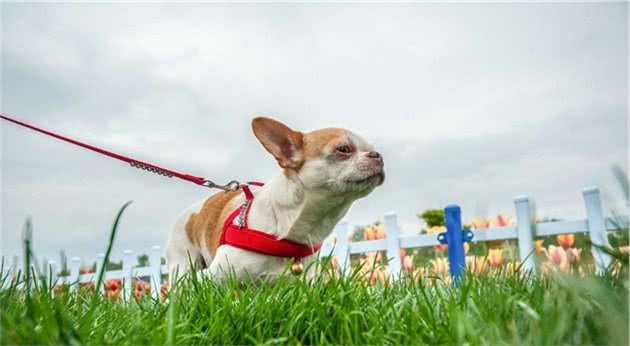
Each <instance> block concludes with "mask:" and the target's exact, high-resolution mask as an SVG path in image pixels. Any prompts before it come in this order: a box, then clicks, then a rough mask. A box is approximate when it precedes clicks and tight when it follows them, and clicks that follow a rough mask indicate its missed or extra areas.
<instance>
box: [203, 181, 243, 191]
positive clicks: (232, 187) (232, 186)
mask: <svg viewBox="0 0 630 346" xmlns="http://www.w3.org/2000/svg"><path fill="white" fill-rule="evenodd" d="M201 185H202V186H205V187H207V188H209V189H213V188H214V189H220V190H223V191H226V192H227V191H236V190H238V189H240V188H241V183H239V182H238V181H237V180H232V181H230V182H229V183H227V184H225V185H219V184H216V183H214V182H213V181H212V180H208V179H206V180H204V182H203V183H202V184H201Z"/></svg>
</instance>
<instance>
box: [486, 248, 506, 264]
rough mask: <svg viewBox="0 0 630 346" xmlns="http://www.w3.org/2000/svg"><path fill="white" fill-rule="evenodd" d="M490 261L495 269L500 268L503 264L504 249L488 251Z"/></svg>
mask: <svg viewBox="0 0 630 346" xmlns="http://www.w3.org/2000/svg"><path fill="white" fill-rule="evenodd" d="M488 261H489V262H490V265H491V266H492V267H493V268H496V267H498V266H500V265H501V263H502V262H503V249H490V250H489V251H488Z"/></svg>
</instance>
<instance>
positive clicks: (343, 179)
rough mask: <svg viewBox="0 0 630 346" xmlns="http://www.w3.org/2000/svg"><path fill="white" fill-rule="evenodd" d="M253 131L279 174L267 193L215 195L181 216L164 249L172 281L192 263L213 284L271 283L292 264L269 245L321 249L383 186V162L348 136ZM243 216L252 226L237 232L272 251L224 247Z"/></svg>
mask: <svg viewBox="0 0 630 346" xmlns="http://www.w3.org/2000/svg"><path fill="white" fill-rule="evenodd" d="M252 129H253V131H254V135H255V136H256V138H258V140H259V141H260V143H262V145H263V146H264V147H265V149H266V150H267V151H268V152H269V153H271V155H273V156H274V157H275V159H276V160H277V161H278V165H279V166H280V167H281V168H282V174H280V175H278V176H277V177H275V178H274V179H272V180H271V181H270V182H268V183H266V184H265V185H264V186H261V187H254V186H253V185H250V186H247V187H246V188H245V190H247V191H244V190H243V191H241V190H237V191H228V192H218V193H216V194H214V195H212V196H210V197H209V198H207V199H205V200H202V201H200V202H198V203H196V204H194V205H192V206H191V207H189V208H188V209H186V210H185V211H184V212H183V213H182V215H181V216H180V217H179V219H178V220H177V222H176V224H175V227H174V229H173V231H172V233H171V235H170V239H169V241H168V245H167V253H166V256H167V263H168V267H169V280H171V281H172V280H173V278H174V276H175V275H177V274H178V273H179V274H182V273H184V272H187V271H188V270H189V269H190V265H191V263H192V264H195V265H200V266H201V267H203V268H207V270H208V274H209V275H210V276H211V277H212V278H218V279H221V278H224V277H225V276H226V275H227V274H228V273H231V275H234V276H235V277H236V278H237V279H244V278H246V277H249V278H258V279H264V278H275V277H277V276H278V275H280V274H281V273H282V272H283V271H284V270H285V268H286V265H287V260H295V258H297V257H294V256H292V255H280V256H278V255H275V254H276V253H275V252H274V251H271V250H273V248H274V244H276V243H274V242H273V241H275V242H278V243H277V244H278V247H282V246H284V245H287V244H289V245H290V246H294V247H295V246H297V247H300V246H301V247H313V246H314V245H315V244H321V242H322V241H323V240H324V239H325V238H326V237H328V235H330V233H331V232H332V230H333V228H334V226H335V225H336V224H337V222H339V220H340V219H341V218H342V217H343V216H344V215H345V214H346V212H347V211H348V209H349V208H350V205H351V204H352V203H353V202H354V201H355V200H357V199H359V198H361V197H364V196H366V195H368V194H369V193H370V192H372V190H374V188H376V187H377V186H379V185H381V184H382V183H383V181H384V180H385V172H384V169H383V157H382V156H381V154H379V153H378V152H377V151H375V150H374V148H373V147H372V146H371V145H370V144H368V142H367V141H366V140H365V139H363V138H362V137H360V136H359V135H357V134H355V133H352V132H351V131H349V130H345V129H340V128H325V129H321V130H316V131H312V132H307V133H302V132H299V131H295V130H292V129H290V128H289V127H287V126H286V125H284V124H282V123H280V122H278V121H276V120H273V119H270V118H265V117H257V118H254V119H253V120H252ZM250 187H251V188H252V190H251V192H250V190H249V188H250ZM254 197H255V199H254ZM236 216H238V217H236ZM243 216H245V217H246V220H248V222H249V224H248V225H247V226H246V228H245V229H243V231H242V232H246V231H249V230H250V229H255V230H258V231H253V232H256V233H258V234H262V235H263V236H266V238H270V239H272V240H271V241H272V242H271V243H269V244H268V245H269V246H268V247H270V248H271V250H270V251H267V252H265V251H262V252H261V251H252V250H251V248H249V247H248V246H247V244H244V245H245V246H235V245H231V244H230V243H229V242H227V243H226V242H225V241H224V239H225V232H226V230H227V229H230V227H232V228H234V227H237V230H235V231H234V232H235V233H237V234H236V235H238V236H240V235H241V234H240V232H241V231H239V229H242V228H243ZM235 225H236V226H235ZM243 234H245V233H243ZM259 238H260V237H258V238H256V239H259ZM252 239H253V238H252ZM265 241H266V240H265ZM279 242H284V243H282V244H280V243H279ZM280 245H282V246H280ZM318 248H319V247H318V246H317V247H316V249H318ZM315 251H316V250H313V251H310V252H309V255H308V256H306V257H304V260H305V263H308V262H310V261H312V260H313V259H315V258H316V257H317V255H316V253H315V254H313V252H315Z"/></svg>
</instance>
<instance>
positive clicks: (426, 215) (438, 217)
mask: <svg viewBox="0 0 630 346" xmlns="http://www.w3.org/2000/svg"><path fill="white" fill-rule="evenodd" d="M418 217H419V218H421V219H423V220H424V222H425V223H426V224H427V226H428V227H434V226H444V210H442V209H427V210H425V211H424V212H422V214H419V215H418Z"/></svg>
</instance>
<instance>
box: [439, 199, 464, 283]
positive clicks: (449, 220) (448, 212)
mask: <svg viewBox="0 0 630 346" xmlns="http://www.w3.org/2000/svg"><path fill="white" fill-rule="evenodd" d="M444 219H445V221H446V242H447V243H448V261H449V266H450V270H451V278H452V279H453V283H454V284H455V285H457V284H458V283H459V280H460V279H461V277H462V273H463V272H464V269H465V268H466V258H465V257H464V232H463V230H462V212H461V210H460V208H459V206H457V205H454V204H452V205H449V206H447V207H446V208H444Z"/></svg>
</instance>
